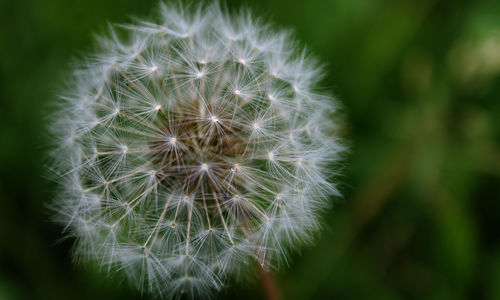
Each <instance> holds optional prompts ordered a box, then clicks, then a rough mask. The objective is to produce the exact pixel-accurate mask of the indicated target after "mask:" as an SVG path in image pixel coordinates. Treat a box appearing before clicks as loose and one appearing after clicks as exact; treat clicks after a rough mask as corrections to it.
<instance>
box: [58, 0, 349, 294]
mask: <svg viewBox="0 0 500 300" xmlns="http://www.w3.org/2000/svg"><path fill="white" fill-rule="evenodd" d="M123 28H124V30H126V31H127V34H128V38H126V39H121V38H118V36H121V35H118V34H117V33H116V32H115V31H112V32H111V33H110V34H109V36H108V37H104V38H101V39H99V43H100V44H102V45H101V46H102V47H101V48H102V50H101V51H100V52H99V53H97V54H95V55H93V56H92V57H93V59H86V60H85V63H83V64H82V66H81V67H80V68H78V70H77V71H75V72H74V73H73V74H74V75H73V77H72V78H71V80H70V81H69V83H68V87H67V89H66V92H65V93H64V94H63V95H62V97H61V98H62V99H61V105H60V109H59V111H58V112H57V115H55V117H54V122H53V124H52V132H53V133H54V137H55V139H56V143H57V144H58V145H59V146H58V148H57V149H56V150H54V155H53V156H54V160H55V167H54V168H55V169H57V170H58V171H59V173H60V174H61V179H60V181H61V182H62V183H61V197H60V199H59V200H58V201H57V203H56V205H55V206H56V209H57V215H56V217H55V218H56V220H57V221H58V222H60V223H61V224H63V226H64V228H65V232H66V233H67V234H68V235H71V236H75V237H76V238H77V239H76V245H75V255H76V256H78V257H84V258H88V259H91V260H94V261H96V262H98V263H99V264H100V265H101V266H102V269H103V270H108V271H109V272H110V273H123V274H125V275H126V277H127V278H128V279H129V281H130V282H131V283H133V284H135V285H136V286H137V287H138V288H139V289H143V290H146V291H148V292H149V293H151V294H154V295H159V296H161V297H165V298H169V297H179V295H180V294H182V293H185V294H190V295H191V296H192V297H195V298H196V297H199V296H206V295H208V294H210V292H213V291H219V290H220V289H222V288H223V287H224V284H225V283H226V281H227V280H229V279H230V278H236V277H238V276H239V274H241V272H242V270H245V269H248V268H251V266H253V265H254V264H252V263H249V262H252V261H256V262H258V263H259V264H261V265H262V266H263V267H264V268H265V269H268V268H271V267H279V266H280V265H281V264H284V263H285V264H286V263H288V260H287V259H288V255H289V254H290V252H292V251H294V250H297V249H299V248H300V247H301V246H303V245H304V244H306V243H308V242H309V241H310V240H311V239H312V235H313V233H314V232H315V231H316V230H318V229H319V228H318V227H319V223H320V222H319V219H318V218H319V217H318V215H319V213H320V212H321V211H322V210H323V209H324V208H327V207H328V206H329V201H328V199H329V196H330V195H332V194H338V191H337V189H336V185H335V183H334V182H332V181H331V177H332V176H331V175H332V174H331V173H338V172H337V170H335V166H336V165H337V164H336V162H337V161H339V159H340V153H341V152H342V151H344V148H343V147H342V145H341V144H339V138H338V137H337V136H336V128H337V126H336V124H335V114H334V112H335V105H336V104H335V102H334V101H333V99H332V98H331V97H330V96H329V95H328V94H325V93H322V92H318V88H317V81H318V80H319V79H320V78H321V68H320V67H319V66H318V65H317V63H316V62H315V60H314V59H312V58H310V57H309V56H308V55H306V54H304V53H303V52H302V51H300V50H298V49H296V43H295V42H294V41H293V38H292V37H291V36H290V35H289V34H288V33H282V32H272V31H271V30H270V27H268V26H263V25H259V23H256V22H253V21H252V19H251V18H250V17H249V16H248V14H246V13H241V14H234V15H229V14H228V13H227V12H224V10H223V9H221V8H220V7H219V6H218V5H209V6H199V7H192V8H191V9H187V8H183V7H174V6H170V5H166V4H162V5H161V9H160V16H159V17H158V19H156V20H153V21H149V20H148V21H142V22H139V23H137V24H133V25H129V26H123ZM332 170H333V172H332Z"/></svg>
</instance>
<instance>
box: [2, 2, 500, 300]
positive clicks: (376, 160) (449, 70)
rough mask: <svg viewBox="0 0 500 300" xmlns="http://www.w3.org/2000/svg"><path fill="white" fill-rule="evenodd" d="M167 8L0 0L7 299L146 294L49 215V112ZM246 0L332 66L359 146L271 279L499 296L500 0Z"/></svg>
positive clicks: (399, 293)
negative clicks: (104, 41)
mask: <svg viewBox="0 0 500 300" xmlns="http://www.w3.org/2000/svg"><path fill="white" fill-rule="evenodd" d="M156 5H157V0H153V1H145V0H113V1H105V0H75V1H67V0H0V299H1V300H4V299H73V300H77V299H95V300H98V299H109V300H111V299H121V300H124V299H138V298H140V297H141V295H140V294H139V293H137V292H134V291H133V290H131V289H130V288H128V287H127V286H126V285H125V284H120V283H117V282H116V281H113V280H108V279H107V278H106V276H105V275H102V274H100V273H99V272H96V271H95V270H93V269H91V268H87V267H85V266H81V265H75V264H72V262H71V256H70V250H71V245H72V241H71V240H62V241H61V240H60V238H61V236H60V231H61V229H60V228H59V227H58V226H56V225H54V224H52V223H51V222H50V212H49V210H48V209H47V204H48V203H50V201H51V199H52V198H53V197H54V187H55V185H56V183H55V182H52V181H50V180H48V179H46V176H45V175H46V174H47V172H46V162H47V161H46V154H45V153H46V150H47V145H48V141H47V133H46V125H47V122H48V121H47V119H46V116H47V114H48V113H49V112H50V103H53V101H55V100H56V94H57V92H58V88H59V87H60V86H61V83H62V81H63V80H64V77H65V75H66V74H67V73H68V71H69V68H70V62H71V61H72V59H73V58H75V57H81V56H82V55H84V54H85V53H89V52H91V51H92V50H93V45H94V44H93V34H95V33H97V34H98V33H103V32H105V31H106V27H107V24H108V22H110V23H126V22H130V21H131V18H130V17H131V16H139V17H146V16H150V15H151V14H154V8H155V7H156ZM242 5H243V6H246V7H250V8H251V9H252V10H253V11H254V13H255V15H259V16H264V17H265V19H267V20H271V21H273V22H274V23H275V24H279V26H278V27H282V28H293V29H294V30H295V33H296V36H297V38H298V39H300V40H301V41H303V42H304V44H306V45H307V46H308V48H309V50H310V51H311V52H313V53H314V54H315V55H316V56H317V57H318V58H319V59H320V60H322V61H323V62H325V63H326V64H327V71H328V76H327V78H326V79H325V80H324V81H323V82H322V84H323V86H325V87H328V88H331V89H332V91H334V93H335V95H336V96H337V97H338V99H339V100H340V102H341V103H342V104H343V106H344V107H343V115H344V117H343V127H344V131H343V134H344V136H345V139H346V141H347V142H348V144H349V146H350V148H351V150H350V153H349V155H347V156H346V160H345V165H344V170H343V173H344V174H345V175H344V176H342V177H340V178H339V180H340V181H341V184H340V187H341V189H342V191H343V194H344V197H343V198H341V199H339V198H337V199H332V201H333V202H334V203H335V205H334V209H333V210H331V211H330V212H328V213H327V214H325V216H324V218H325V221H324V224H325V230H324V231H323V232H322V234H321V235H320V236H319V238H318V239H317V242H316V244H315V245H313V246H312V247H309V248H307V249H304V250H303V251H302V252H301V253H300V254H297V255H294V257H293V263H292V265H291V267H289V268H283V269H282V270H280V271H279V272H276V273H274V274H273V276H274V277H275V280H276V283H277V285H278V287H279V290H280V293H281V294H282V297H283V299H500V104H499V103H500V1H493V0H492V1H459V0H458V1H436V0H419V1H410V0H379V1H376V0H276V1H268V0H247V1H228V6H229V7H230V8H234V9H237V8H238V7H240V6H242ZM143 297H144V299H147V297H146V296H143ZM220 297H221V298H227V299H234V298H238V299H258V298H262V297H264V293H263V291H262V286H261V284H260V282H259V280H255V281H254V282H251V283H249V284H248V285H244V286H234V287H233V288H230V289H229V290H227V291H225V292H224V293H221V294H220Z"/></svg>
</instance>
